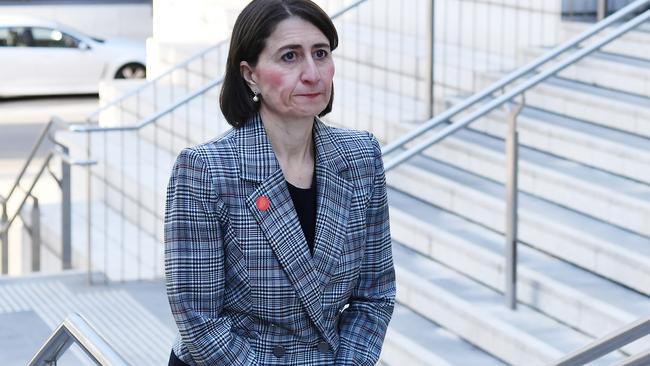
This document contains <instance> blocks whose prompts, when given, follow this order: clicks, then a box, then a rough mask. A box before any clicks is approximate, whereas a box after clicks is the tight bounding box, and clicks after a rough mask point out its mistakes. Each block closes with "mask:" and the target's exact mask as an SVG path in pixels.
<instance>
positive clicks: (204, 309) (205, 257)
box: [165, 149, 257, 365]
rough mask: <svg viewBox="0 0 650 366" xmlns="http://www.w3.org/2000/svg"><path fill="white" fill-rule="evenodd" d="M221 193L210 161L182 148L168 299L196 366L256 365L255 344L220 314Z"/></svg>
mask: <svg viewBox="0 0 650 366" xmlns="http://www.w3.org/2000/svg"><path fill="white" fill-rule="evenodd" d="M217 199H218V198H217V194H216V192H215V190H214V189H213V185H212V180H211V177H210V174H209V172H208V169H207V166H206V165H205V162H204V161H203V159H202V158H201V156H200V155H199V154H198V153H197V152H196V151H194V150H191V149H185V150H183V151H182V152H181V153H180V155H179V156H178V158H177V159H176V163H175V164H174V167H173V169H172V174H171V178H170V180H169V185H168V187H167V202H166V207H165V277H166V286H167V297H168V300H169V304H170V306H171V311H172V314H173V316H174V319H175V321H176V324H177V326H178V329H179V333H180V336H181V339H182V341H183V344H184V345H185V346H186V347H187V349H188V350H189V352H190V354H191V356H192V358H193V360H194V362H195V363H196V364H197V365H256V364H257V360H256V357H255V354H254V352H253V351H252V349H251V346H250V344H249V343H248V341H247V339H246V338H243V337H241V336H239V335H237V334H235V333H233V332H232V331H231V320H230V318H228V317H226V316H223V315H222V314H221V312H222V307H223V301H224V292H225V290H224V283H225V274H224V249H223V247H224V245H223V238H224V236H223V232H222V228H221V225H220V224H219V221H218V219H217V217H216V214H215V208H216V207H217V204H218V201H217Z"/></svg>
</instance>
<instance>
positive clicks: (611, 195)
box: [424, 121, 650, 236]
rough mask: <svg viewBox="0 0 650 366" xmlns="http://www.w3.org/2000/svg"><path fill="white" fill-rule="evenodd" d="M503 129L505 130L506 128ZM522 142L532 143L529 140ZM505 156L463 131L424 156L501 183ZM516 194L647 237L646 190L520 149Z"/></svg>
mask: <svg viewBox="0 0 650 366" xmlns="http://www.w3.org/2000/svg"><path fill="white" fill-rule="evenodd" d="M494 123H498V122H496V121H495V122H494ZM522 123H523V122H522ZM501 128H502V129H504V128H505V126H501ZM520 128H521V132H520V133H521V134H522V135H524V134H525V133H527V132H528V131H527V130H525V129H524V128H525V127H524V126H522V125H520ZM522 138H524V136H522ZM525 140H526V141H530V139H528V138H525ZM585 148H589V147H585ZM504 152H505V144H504V142H503V140H502V139H500V138H496V137H493V136H489V135H486V134H483V133H479V132H476V131H474V130H467V129H465V130H461V131H458V132H457V133H455V134H454V135H452V136H450V137H449V138H447V139H445V140H443V141H441V142H440V143H438V144H436V145H434V146H433V147H431V148H430V149H427V150H425V152H424V153H425V154H426V155H427V156H429V157H431V158H434V159H438V160H440V161H443V162H446V163H448V164H451V165H453V166H456V167H459V168H461V169H464V170H467V171H469V172H472V173H474V174H477V175H480V176H483V177H486V178H489V179H491V180H494V181H497V182H499V183H505V178H506V172H505V170H506V168H505V167H506V161H505V160H506V159H505V153H504ZM519 189H520V190H522V191H524V192H527V193H530V194H533V195H535V196H538V197H542V198H544V199H546V200H548V201H550V202H554V203H556V204H558V205H561V206H565V207H569V208H571V209H573V210H576V211H578V212H581V213H583V214H585V215H589V216H592V217H594V218H598V219H600V220H603V221H605V222H608V223H611V224H614V225H617V226H619V227H622V228H626V229H628V230H631V231H634V232H636V233H638V234H641V235H645V236H650V185H646V184H642V183H639V182H635V181H632V180H629V179H626V178H623V177H621V176H619V175H615V174H610V173H607V172H605V171H602V170H599V169H596V168H592V167H589V166H586V165H583V164H579V163H576V162H574V161H571V160H566V159H562V158H559V157H558V156H556V155H551V154H548V153H544V152H541V151H539V150H535V149H531V148H528V147H525V146H521V147H520V149H519Z"/></svg>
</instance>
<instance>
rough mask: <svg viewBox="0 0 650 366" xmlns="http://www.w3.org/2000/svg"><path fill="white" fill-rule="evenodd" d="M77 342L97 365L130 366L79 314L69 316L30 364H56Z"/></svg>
mask: <svg viewBox="0 0 650 366" xmlns="http://www.w3.org/2000/svg"><path fill="white" fill-rule="evenodd" d="M75 343H76V344H78V345H79V346H80V348H81V350H83V352H84V353H85V354H86V356H88V358H90V360H91V361H93V362H94V363H95V364H97V365H102V366H128V363H127V362H126V361H124V359H122V357H120V355H119V354H118V353H117V352H115V351H114V350H113V348H112V347H111V346H110V344H108V342H106V340H105V339H104V338H103V337H102V336H101V335H100V334H99V333H98V332H97V331H96V330H95V329H94V328H93V327H92V326H91V325H90V324H89V323H88V322H87V321H86V320H85V319H84V318H83V317H82V316H81V315H79V314H72V315H70V316H68V317H67V318H66V319H65V320H64V321H63V323H61V325H59V327H58V328H57V329H56V330H55V331H54V333H52V335H50V337H49V338H48V339H47V341H45V344H43V346H42V347H41V348H40V349H39V350H38V352H37V353H36V355H34V357H33V358H32V360H31V361H30V362H29V363H28V365H29V366H56V364H57V361H58V360H59V358H60V357H61V356H62V355H63V354H64V353H65V352H66V351H67V350H68V348H70V346H72V345H73V344H75Z"/></svg>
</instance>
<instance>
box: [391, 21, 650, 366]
mask: <svg viewBox="0 0 650 366" xmlns="http://www.w3.org/2000/svg"><path fill="white" fill-rule="evenodd" d="M568 28H570V29H573V25H570V26H568ZM649 36H650V35H648V34H644V33H638V34H637V33H634V34H632V35H630V36H628V37H626V38H625V39H624V41H623V44H622V45H612V46H610V47H608V48H607V51H606V52H600V53H598V54H596V55H594V57H593V58H589V59H587V60H585V61H584V62H581V63H579V64H577V65H574V66H572V67H571V68H570V69H568V70H567V71H566V72H564V73H562V74H561V75H560V76H559V77H557V78H554V79H552V80H550V81H549V82H547V83H545V84H542V85H540V86H539V87H537V88H535V89H534V90H532V91H530V92H528V93H527V94H526V101H527V107H526V108H524V110H523V112H522V114H521V115H520V117H519V119H518V121H519V132H520V143H521V148H520V173H519V174H520V175H519V177H520V194H519V205H520V206H519V219H520V221H519V225H520V226H519V241H520V243H519V280H518V300H519V302H520V305H519V309H518V311H517V312H511V311H508V310H506V308H505V305H504V304H505V299H504V298H503V296H502V292H503V288H504V284H505V278H504V266H505V259H504V255H503V253H504V243H505V239H504V235H503V232H504V228H505V223H504V219H505V188H504V177H505V156H504V151H505V147H504V143H503V136H504V135H505V129H506V123H505V121H506V118H505V115H504V113H502V112H495V113H492V114H491V115H489V116H487V117H486V118H483V119H481V120H479V121H477V122H475V123H474V124H473V125H471V127H470V129H469V130H463V131H460V132H459V133H457V134H455V135H454V136H452V137H450V138H448V139H446V140H444V141H442V142H441V143H439V144H437V145H435V146H434V147H432V148H430V149H428V150H426V151H425V152H424V153H423V154H421V155H420V156H417V157H415V158H414V159H412V160H411V161H410V162H408V163H407V164H403V165H402V166H400V167H398V168H396V169H395V170H394V171H393V172H390V173H389V174H388V184H389V186H390V191H389V200H390V204H391V229H392V233H393V239H394V240H395V245H394V256H395V260H396V267H397V274H398V301H399V302H400V303H401V304H402V305H403V306H405V307H408V308H410V309H412V310H414V311H415V312H417V313H419V314H421V315H422V316H423V317H424V318H425V319H426V320H428V321H429V322H431V323H432V324H438V325H441V326H442V327H444V328H446V329H448V330H450V331H452V332H453V333H455V334H456V335H458V336H459V337H461V338H463V339H465V340H467V341H469V342H470V343H472V344H473V345H475V346H476V347H479V348H481V349H483V350H485V351H486V352H487V353H489V354H491V355H493V356H495V357H497V358H499V359H500V360H502V361H505V362H507V363H508V364H513V365H536V364H540V365H541V364H547V363H549V362H551V361H552V360H554V359H557V358H559V357H561V355H563V354H565V353H567V352H569V351H571V350H572V349H575V348H577V347H579V346H581V345H584V344H586V343H587V342H588V341H589V339H593V338H594V337H601V336H603V335H605V334H607V333H608V332H610V331H612V330H614V329H616V328H618V327H621V326H622V325H624V324H626V323H629V322H632V321H634V320H635V319H638V318H640V317H642V316H647V315H648V314H649V313H650V298H649V295H650V287H649V286H648V284H650V277H649V275H650V180H649V179H648V174H649V173H650V159H648V157H649V156H650V155H649V154H650V138H649V137H650V136H649V135H648V134H647V129H648V128H650V124H648V120H650V119H649V118H647V117H648V116H649V115H648V112H650V93H648V91H647V89H646V87H647V81H648V75H650V73H648V70H650V63H648V62H647V61H645V60H640V59H638V58H636V57H635V56H633V55H635V54H636V53H635V51H634V50H635V49H645V48H646V47H643V46H641V45H642V44H647V42H648V40H650V37H649ZM635 42H639V43H635ZM612 50H616V51H617V52H614V51H612ZM529 52H530V54H539V52H537V53H535V50H532V51H529ZM480 77H481V78H483V80H484V82H485V84H486V85H487V82H493V81H495V80H496V78H497V75H494V74H489V73H487V74H483V75H480ZM596 80H598V81H596ZM631 80H634V82H630V81H631ZM454 102H457V99H452V100H450V103H454ZM387 159H389V158H387ZM387 342H388V343H389V344H390V342H391V340H390V339H389V340H387ZM648 348H650V340H648V339H642V340H640V341H637V342H635V343H632V344H630V345H628V346H627V347H624V348H623V349H622V350H621V351H620V352H618V353H615V354H611V355H610V356H609V357H610V358H609V359H607V358H603V359H601V360H599V361H598V362H594V363H593V364H611V363H612V362H613V361H614V360H616V359H618V358H621V357H625V355H627V354H632V353H639V352H641V351H643V350H647V349H648ZM440 352H441V353H443V354H444V353H446V352H445V351H444V349H441V350H440ZM421 362H425V359H424V358H422V359H421ZM460 364H462V363H460ZM473 364H474V363H473ZM475 364H477V365H479V364H481V363H475Z"/></svg>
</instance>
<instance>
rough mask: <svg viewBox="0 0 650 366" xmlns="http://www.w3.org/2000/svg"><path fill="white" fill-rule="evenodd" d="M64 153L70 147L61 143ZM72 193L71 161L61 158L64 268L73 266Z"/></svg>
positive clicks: (67, 153)
mask: <svg viewBox="0 0 650 366" xmlns="http://www.w3.org/2000/svg"><path fill="white" fill-rule="evenodd" d="M60 147H61V149H62V150H63V153H64V154H65V155H69V152H70V149H69V148H68V147H67V146H62V145H60ZM71 230H72V194H71V190H70V162H68V161H66V159H61V265H62V269H70V268H72V244H71V243H72V231H71Z"/></svg>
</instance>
